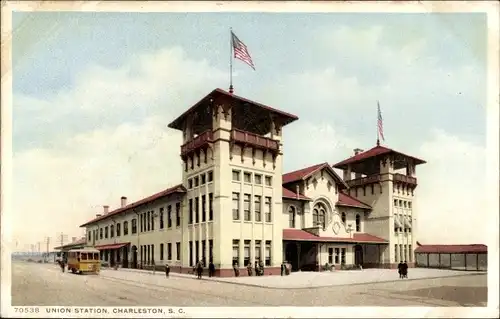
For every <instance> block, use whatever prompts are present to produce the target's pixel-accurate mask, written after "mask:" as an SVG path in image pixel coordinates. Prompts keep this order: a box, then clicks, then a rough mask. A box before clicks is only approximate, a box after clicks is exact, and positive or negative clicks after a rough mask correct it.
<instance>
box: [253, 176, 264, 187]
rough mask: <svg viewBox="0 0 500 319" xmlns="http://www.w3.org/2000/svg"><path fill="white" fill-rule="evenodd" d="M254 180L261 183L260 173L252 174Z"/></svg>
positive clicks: (258, 183)
mask: <svg viewBox="0 0 500 319" xmlns="http://www.w3.org/2000/svg"><path fill="white" fill-rule="evenodd" d="M254 181H255V184H257V185H262V175H260V174H255V175H254Z"/></svg>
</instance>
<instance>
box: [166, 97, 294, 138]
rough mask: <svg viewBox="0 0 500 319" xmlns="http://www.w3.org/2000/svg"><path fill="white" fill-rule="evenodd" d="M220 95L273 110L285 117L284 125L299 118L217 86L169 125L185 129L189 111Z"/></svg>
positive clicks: (274, 112) (274, 113) (275, 113)
mask: <svg viewBox="0 0 500 319" xmlns="http://www.w3.org/2000/svg"><path fill="white" fill-rule="evenodd" d="M220 96H226V97H229V98H231V99H234V100H236V101H238V102H242V103H248V104H250V106H252V107H258V108H261V109H264V110H267V111H269V112H271V113H272V114H273V115H276V116H278V117H281V118H282V119H283V126H284V125H287V124H290V123H292V122H293V121H296V120H298V119H299V118H298V117H297V116H296V115H293V114H290V113H287V112H283V111H280V110H277V109H275V108H272V107H270V106H267V105H264V104H261V103H258V102H255V101H252V100H249V99H246V98H244V97H241V96H238V95H236V94H231V93H229V92H227V91H225V90H223V89H220V88H217V89H215V90H213V91H212V92H210V93H209V94H207V95H206V96H205V97H203V98H202V99H201V100H199V101H198V102H197V103H196V104H195V105H193V106H192V107H190V108H189V109H188V110H187V111H186V112H184V113H182V114H181V115H180V116H179V117H177V118H176V119H175V120H174V121H172V123H170V124H168V127H170V128H173V129H177V130H182V129H183V127H182V123H183V122H184V120H185V118H186V116H187V115H188V114H189V113H191V112H193V111H194V110H196V109H197V108H198V107H199V106H200V105H202V104H203V103H206V102H209V100H210V99H211V98H213V99H214V98H217V97H220Z"/></svg>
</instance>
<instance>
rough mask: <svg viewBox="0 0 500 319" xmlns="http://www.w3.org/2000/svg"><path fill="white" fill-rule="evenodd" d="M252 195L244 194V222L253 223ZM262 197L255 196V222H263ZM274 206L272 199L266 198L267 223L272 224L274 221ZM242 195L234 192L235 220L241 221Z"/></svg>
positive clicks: (265, 212) (265, 213)
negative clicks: (272, 213) (272, 215)
mask: <svg viewBox="0 0 500 319" xmlns="http://www.w3.org/2000/svg"><path fill="white" fill-rule="evenodd" d="M251 198H252V195H251V194H243V220H244V221H252V200H251ZM261 206H262V196H260V195H254V196H253V213H254V216H253V217H254V218H253V220H254V221H256V222H262V214H261V212H262V210H261V209H262V207H261ZM271 212H272V205H271V197H269V196H265V197H264V215H265V216H264V217H265V222H266V223H270V222H271V221H272V218H271ZM240 219H241V214H240V193H237V192H233V220H240Z"/></svg>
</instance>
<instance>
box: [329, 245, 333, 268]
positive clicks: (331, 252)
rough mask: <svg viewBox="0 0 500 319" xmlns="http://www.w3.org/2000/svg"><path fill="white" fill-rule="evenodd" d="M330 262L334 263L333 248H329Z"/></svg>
mask: <svg viewBox="0 0 500 319" xmlns="http://www.w3.org/2000/svg"><path fill="white" fill-rule="evenodd" d="M328 263H329V264H330V265H331V264H333V248H328Z"/></svg>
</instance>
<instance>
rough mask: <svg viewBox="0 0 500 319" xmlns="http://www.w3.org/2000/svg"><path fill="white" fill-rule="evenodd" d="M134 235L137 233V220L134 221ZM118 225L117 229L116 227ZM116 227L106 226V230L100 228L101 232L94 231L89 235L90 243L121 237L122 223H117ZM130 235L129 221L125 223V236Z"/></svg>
mask: <svg viewBox="0 0 500 319" xmlns="http://www.w3.org/2000/svg"><path fill="white" fill-rule="evenodd" d="M131 222H132V234H136V233H137V219H135V218H134V219H132V221H131ZM115 225H116V228H115V227H114V226H115ZM115 225H111V226H106V227H104V228H99V230H97V229H94V230H92V232H90V231H89V232H88V233H87V237H88V241H89V242H90V241H91V240H93V241H94V242H95V241H96V240H98V239H103V238H113V237H115V236H116V237H120V236H121V223H116V224H115ZM127 235H128V221H124V222H123V236H127Z"/></svg>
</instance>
